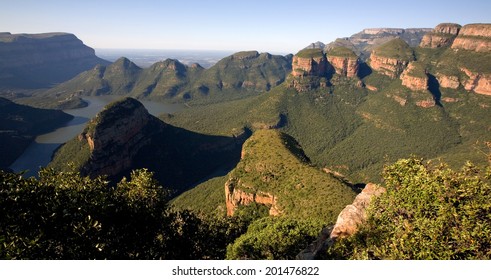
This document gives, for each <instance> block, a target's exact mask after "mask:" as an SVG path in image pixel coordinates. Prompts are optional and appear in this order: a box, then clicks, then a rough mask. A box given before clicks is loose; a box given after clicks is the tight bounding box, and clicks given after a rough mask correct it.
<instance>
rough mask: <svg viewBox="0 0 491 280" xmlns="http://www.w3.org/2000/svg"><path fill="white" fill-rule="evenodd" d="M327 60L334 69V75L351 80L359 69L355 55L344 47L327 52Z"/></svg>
mask: <svg viewBox="0 0 491 280" xmlns="http://www.w3.org/2000/svg"><path fill="white" fill-rule="evenodd" d="M327 60H328V61H329V63H330V64H331V65H332V66H333V67H334V69H335V71H336V74H338V75H341V76H345V77H348V78H353V77H356V76H357V75H358V70H359V68H360V64H359V59H358V56H356V54H355V53H354V52H353V51H352V50H350V49H348V48H346V47H334V48H332V49H330V50H329V51H328V52H327Z"/></svg>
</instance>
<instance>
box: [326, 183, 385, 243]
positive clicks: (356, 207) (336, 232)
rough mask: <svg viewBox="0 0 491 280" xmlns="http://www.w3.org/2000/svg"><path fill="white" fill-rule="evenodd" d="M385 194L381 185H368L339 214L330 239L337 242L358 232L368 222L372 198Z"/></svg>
mask: <svg viewBox="0 0 491 280" xmlns="http://www.w3.org/2000/svg"><path fill="white" fill-rule="evenodd" d="M384 192H385V188H383V187H381V186H379V185H376V184H372V183H369V184H367V185H366V186H365V188H364V189H363V191H362V192H361V193H360V194H358V195H357V196H356V197H355V200H354V201H353V203H352V204H350V205H348V206H346V207H345V208H344V209H343V211H341V213H339V216H338V219H337V221H336V224H335V225H334V228H333V229H332V231H331V234H330V238H331V239H333V240H335V239H337V238H343V237H348V236H351V235H353V234H354V233H355V232H356V231H357V230H358V227H359V226H360V225H361V224H362V223H364V222H365V221H366V218H367V214H366V211H367V208H368V206H369V205H370V201H371V200H372V198H373V197H374V196H379V195H380V194H382V193H384Z"/></svg>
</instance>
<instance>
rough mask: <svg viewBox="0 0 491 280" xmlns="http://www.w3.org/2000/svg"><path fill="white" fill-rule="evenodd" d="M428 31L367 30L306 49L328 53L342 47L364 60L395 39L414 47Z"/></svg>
mask: <svg viewBox="0 0 491 280" xmlns="http://www.w3.org/2000/svg"><path fill="white" fill-rule="evenodd" d="M430 31H432V28H407V29H403V28H367V29H363V30H362V31H360V32H358V33H356V34H353V35H351V36H350V37H345V38H338V39H336V40H335V41H334V42H330V43H328V44H324V43H322V42H316V43H312V44H310V45H309V46H307V48H319V49H323V50H324V51H326V52H328V51H329V50H331V49H332V48H334V47H337V46H338V47H339V46H342V47H346V48H349V49H351V50H353V51H354V52H355V53H356V55H358V56H359V57H360V59H361V60H366V59H368V57H369V56H370V52H371V51H372V50H373V49H374V48H376V47H378V46H380V45H382V44H384V43H386V42H388V41H390V40H392V39H395V38H400V39H402V40H404V41H405V42H406V43H407V44H408V45H410V46H411V47H416V46H418V45H419V44H420V42H421V40H422V39H423V36H424V35H425V34H426V33H428V32H430Z"/></svg>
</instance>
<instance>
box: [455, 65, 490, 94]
mask: <svg viewBox="0 0 491 280" xmlns="http://www.w3.org/2000/svg"><path fill="white" fill-rule="evenodd" d="M460 70H461V71H463V72H464V73H465V74H466V75H467V77H468V79H467V80H465V81H464V82H463V85H464V88H465V89H466V90H468V91H474V92H475V93H479V94H484V95H491V74H484V73H475V72H472V71H471V70H469V69H467V68H461V69H460Z"/></svg>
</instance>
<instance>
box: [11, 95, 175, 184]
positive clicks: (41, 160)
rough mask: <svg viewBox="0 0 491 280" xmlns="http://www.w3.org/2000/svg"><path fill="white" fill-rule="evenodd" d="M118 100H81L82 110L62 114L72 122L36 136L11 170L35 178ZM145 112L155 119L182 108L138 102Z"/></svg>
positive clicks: (107, 98) (92, 98)
mask: <svg viewBox="0 0 491 280" xmlns="http://www.w3.org/2000/svg"><path fill="white" fill-rule="evenodd" d="M118 98H121V97H114V96H97V97H84V98H83V99H84V100H85V101H87V102H88V103H89V105H88V106H87V107H85V108H80V109H71V110H64V112H65V113H68V114H70V115H73V116H74V118H73V119H72V120H71V121H69V122H67V123H66V124H65V125H64V126H63V127H60V128H58V129H57V130H55V131H53V132H50V133H46V134H43V135H39V136H38V137H36V139H35V140H34V141H33V142H32V143H31V145H29V147H27V149H26V150H25V151H24V153H23V154H22V155H21V156H20V157H19V158H18V159H17V160H16V161H15V162H14V163H13V164H12V165H11V166H10V168H11V169H12V170H14V171H15V172H20V171H27V172H26V174H25V175H24V176H26V177H30V176H35V175H37V173H38V171H39V168H40V167H44V166H46V165H48V163H49V162H50V161H51V157H52V155H53V152H54V151H55V150H56V149H57V148H58V147H59V146H60V145H61V144H63V143H65V142H67V141H68V140H71V139H72V138H74V137H75V136H77V135H78V134H79V133H80V132H82V130H83V129H84V127H85V124H86V123H87V122H88V121H89V120H90V119H91V118H93V117H94V116H95V115H96V114H97V113H98V112H100V111H101V110H102V109H103V108H104V106H106V105H107V104H108V103H110V102H112V101H115V100H117V99H118ZM140 102H141V103H142V104H143V105H144V106H145V108H146V109H147V110H148V112H149V113H150V114H152V115H154V116H159V115H161V114H164V113H174V112H176V111H178V110H180V109H181V108H182V106H183V105H181V104H164V103H159V102H153V101H140Z"/></svg>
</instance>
